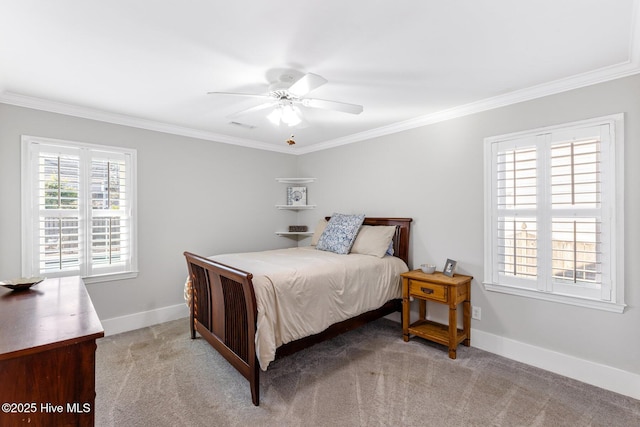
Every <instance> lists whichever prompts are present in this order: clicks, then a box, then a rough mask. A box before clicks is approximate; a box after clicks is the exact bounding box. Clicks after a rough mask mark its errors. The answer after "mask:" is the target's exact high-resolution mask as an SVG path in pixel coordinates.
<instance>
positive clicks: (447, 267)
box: [442, 258, 458, 277]
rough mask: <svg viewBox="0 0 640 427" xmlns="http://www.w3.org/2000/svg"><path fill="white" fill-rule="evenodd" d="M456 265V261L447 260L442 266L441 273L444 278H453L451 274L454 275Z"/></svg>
mask: <svg viewBox="0 0 640 427" xmlns="http://www.w3.org/2000/svg"><path fill="white" fill-rule="evenodd" d="M456 264H458V261H454V260H452V259H448V258H447V262H446V263H445V264H444V268H443V269H442V273H443V274H444V275H445V276H449V277H453V273H455V271H456Z"/></svg>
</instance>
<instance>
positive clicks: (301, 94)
mask: <svg viewBox="0 0 640 427" xmlns="http://www.w3.org/2000/svg"><path fill="white" fill-rule="evenodd" d="M293 80H294V77H293V76H291V75H288V74H285V75H282V76H281V77H280V79H279V81H277V82H275V83H273V84H271V85H270V86H269V92H268V93H266V94H252V93H237V92H208V94H209V95H231V96H243V97H250V98H261V99H264V100H265V102H264V103H263V104H260V105H257V106H254V107H250V108H246V109H244V110H241V111H238V112H235V113H233V114H231V115H230V116H228V117H229V118H235V117H238V116H241V115H245V114H250V113H254V112H256V111H261V110H266V109H270V108H272V109H273V111H271V113H269V114H268V115H267V118H268V119H269V121H271V122H272V123H274V124H276V125H280V124H285V125H287V126H296V125H299V124H300V123H302V122H303V118H302V112H301V111H300V109H299V107H300V106H302V107H308V108H321V109H325V110H333V111H341V112H343V113H350V114H360V113H361V112H362V110H363V107H362V105H356V104H348V103H346V102H338V101H329V100H326V99H316V98H307V97H306V95H307V94H308V93H309V92H311V91H313V90H315V89H317V88H319V87H320V86H322V85H324V84H325V83H327V80H326V79H325V78H324V77H321V76H319V75H317V74H313V73H307V74H305V75H304V76H302V77H300V78H299V79H298V80H296V81H293Z"/></svg>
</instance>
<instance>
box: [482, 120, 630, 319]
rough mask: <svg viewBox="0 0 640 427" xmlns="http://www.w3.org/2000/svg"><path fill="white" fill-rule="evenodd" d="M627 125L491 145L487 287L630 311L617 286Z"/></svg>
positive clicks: (594, 125)
mask: <svg viewBox="0 0 640 427" xmlns="http://www.w3.org/2000/svg"><path fill="white" fill-rule="evenodd" d="M621 122H622V117H621V116H611V117H610V118H603V119H594V120H590V121H586V122H581V123H579V124H574V125H566V126H558V127H554V128H547V129H540V130H536V131H531V132H524V133H520V134H513V135H505V136H502V137H493V138H487V139H486V140H485V158H486V162H487V165H489V167H488V168H487V169H486V170H487V179H486V181H485V182H486V188H487V191H486V193H487V200H486V207H487V209H486V220H485V236H487V239H488V242H489V243H490V246H489V247H488V248H487V252H486V255H485V286H486V287H487V289H489V290H496V291H500V292H506V293H514V294H518V295H523V296H532V297H535V298H541V299H550V300H553V301H559V302H566V303H570V304H578V305H585V306H591V307H597V308H604V309H607V310H611V311H621V310H622V309H623V307H624V304H623V296H624V293H623V289H622V288H621V287H617V288H616V283H615V277H618V275H617V274H616V271H618V270H620V267H621V264H620V263H621V260H619V259H618V258H617V254H619V253H621V251H622V247H623V246H622V245H623V243H622V236H623V232H622V231H621V230H622V221H621V220H620V218H621V216H620V215H621V214H622V212H618V211H619V210H620V211H622V210H623V209H621V206H622V201H621V200H616V197H615V194H616V191H618V190H617V186H620V185H621V183H620V181H621V178H620V177H621V176H622V172H621V171H620V170H619V169H620V168H621V165H622V162H619V163H620V164H619V165H616V161H615V159H616V150H615V147H616V144H615V141H616V139H615V130H616V124H617V127H618V128H619V129H621V128H622V126H621V124H620V123H621ZM620 151H621V150H620ZM620 155H621V153H620ZM616 183H618V184H617V185H616ZM584 301H590V302H584ZM602 303H604V304H602ZM610 303H611V304H610Z"/></svg>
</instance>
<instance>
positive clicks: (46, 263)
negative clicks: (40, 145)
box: [34, 149, 82, 275]
mask: <svg viewBox="0 0 640 427" xmlns="http://www.w3.org/2000/svg"><path fill="white" fill-rule="evenodd" d="M34 161H35V162H37V170H36V172H37V175H36V181H35V182H36V185H37V209H38V216H37V223H36V230H37V247H36V251H37V252H38V255H37V257H38V261H39V263H38V272H37V273H38V274H37V275H40V274H43V275H46V274H49V273H52V272H57V271H64V272H75V273H76V274H77V273H79V271H80V264H81V257H80V252H81V250H82V247H81V246H82V244H81V238H80V208H81V203H80V201H79V199H78V197H79V193H80V157H79V156H78V155H77V154H76V153H73V152H72V154H70V153H68V152H66V153H65V152H64V151H61V150H52V149H49V150H45V151H41V152H39V154H38V155H37V157H35V158H34Z"/></svg>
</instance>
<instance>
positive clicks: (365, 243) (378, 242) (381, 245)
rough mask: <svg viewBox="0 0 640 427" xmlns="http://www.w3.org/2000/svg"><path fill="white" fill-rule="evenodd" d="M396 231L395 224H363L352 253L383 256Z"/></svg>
mask: <svg viewBox="0 0 640 427" xmlns="http://www.w3.org/2000/svg"><path fill="white" fill-rule="evenodd" d="M395 233H396V227H395V225H363V226H362V227H360V231H358V235H357V236H356V241H355V242H353V246H352V247H351V253H352V254H362V255H373V256H377V257H378V258H382V257H383V256H385V254H386V253H387V250H388V249H389V245H390V244H391V241H392V240H393V236H394V234H395Z"/></svg>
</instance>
